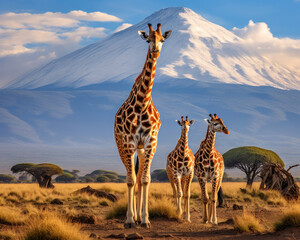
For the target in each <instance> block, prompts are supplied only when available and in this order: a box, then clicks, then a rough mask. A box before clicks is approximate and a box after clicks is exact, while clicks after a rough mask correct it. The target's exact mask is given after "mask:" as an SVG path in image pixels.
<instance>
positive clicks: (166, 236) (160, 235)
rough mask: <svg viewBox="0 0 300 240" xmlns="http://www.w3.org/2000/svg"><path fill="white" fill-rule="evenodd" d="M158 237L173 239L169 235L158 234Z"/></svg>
mask: <svg viewBox="0 0 300 240" xmlns="http://www.w3.org/2000/svg"><path fill="white" fill-rule="evenodd" d="M158 237H160V238H174V236H173V235H172V234H170V233H166V234H159V235H158Z"/></svg>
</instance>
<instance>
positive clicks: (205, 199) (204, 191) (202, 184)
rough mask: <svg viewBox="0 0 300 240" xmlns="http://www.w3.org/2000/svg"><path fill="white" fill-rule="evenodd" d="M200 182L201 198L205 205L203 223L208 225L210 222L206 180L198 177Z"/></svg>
mask: <svg viewBox="0 0 300 240" xmlns="http://www.w3.org/2000/svg"><path fill="white" fill-rule="evenodd" d="M198 181H199V184H200V188H201V198H202V203H203V219H202V222H203V223H207V221H208V206H207V205H208V193H207V189H206V180H204V179H202V178H201V177H198Z"/></svg>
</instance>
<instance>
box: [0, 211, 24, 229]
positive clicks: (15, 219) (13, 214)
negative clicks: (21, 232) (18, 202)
mask: <svg viewBox="0 0 300 240" xmlns="http://www.w3.org/2000/svg"><path fill="white" fill-rule="evenodd" d="M24 222H25V218H24V217H23V216H22V215H21V213H20V212H18V211H17V210H15V209H14V208H7V207H0V224H5V225H22V224H24Z"/></svg>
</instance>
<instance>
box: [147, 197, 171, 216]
mask: <svg viewBox="0 0 300 240" xmlns="http://www.w3.org/2000/svg"><path fill="white" fill-rule="evenodd" d="M149 217H150V218H155V217H162V218H167V219H177V214H176V208H175V205H174V204H173V203H172V200H171V199H170V198H167V197H162V198H161V199H155V201H151V202H150V204H149Z"/></svg>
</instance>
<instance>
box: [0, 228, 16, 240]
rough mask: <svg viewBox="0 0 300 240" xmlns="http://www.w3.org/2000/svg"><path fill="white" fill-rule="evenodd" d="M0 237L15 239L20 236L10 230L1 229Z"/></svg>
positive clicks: (7, 239)
mask: <svg viewBox="0 0 300 240" xmlns="http://www.w3.org/2000/svg"><path fill="white" fill-rule="evenodd" d="M0 239H1V240H17V239H20V237H19V236H18V235H17V234H16V233H15V232H13V231H11V230H1V232H0Z"/></svg>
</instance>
